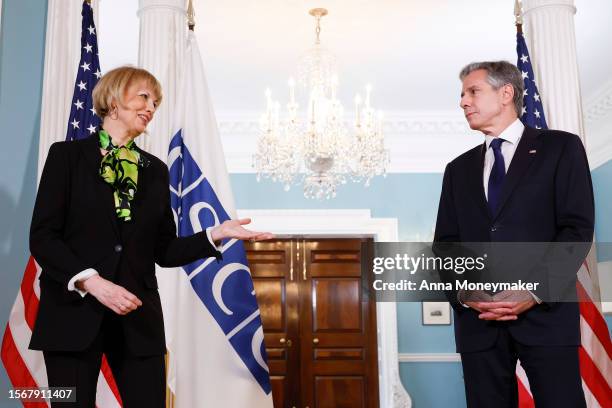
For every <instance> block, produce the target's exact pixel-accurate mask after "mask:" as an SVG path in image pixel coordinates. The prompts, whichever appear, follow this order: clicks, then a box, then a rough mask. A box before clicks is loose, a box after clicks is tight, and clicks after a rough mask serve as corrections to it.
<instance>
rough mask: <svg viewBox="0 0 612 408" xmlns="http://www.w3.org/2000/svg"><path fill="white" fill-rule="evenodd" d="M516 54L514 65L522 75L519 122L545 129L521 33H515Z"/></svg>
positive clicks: (540, 100) (542, 109)
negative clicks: (521, 109)
mask: <svg viewBox="0 0 612 408" xmlns="http://www.w3.org/2000/svg"><path fill="white" fill-rule="evenodd" d="M516 54H517V55H518V60H517V63H516V66H517V67H518V69H519V71H521V75H522V76H523V84H524V85H525V90H524V91H523V111H522V112H521V122H523V124H524V125H525V126H531V127H534V128H536V129H547V128H548V126H547V125H546V119H545V118H544V107H543V106H542V98H541V97H540V94H539V92H538V87H537V86H536V82H535V75H534V74H533V67H532V66H531V60H530V58H529V51H528V50H527V44H526V43H525V37H524V36H523V34H522V33H517V34H516Z"/></svg>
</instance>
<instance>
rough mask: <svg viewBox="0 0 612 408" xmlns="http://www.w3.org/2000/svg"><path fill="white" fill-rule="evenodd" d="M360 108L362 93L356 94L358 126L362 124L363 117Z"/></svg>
mask: <svg viewBox="0 0 612 408" xmlns="http://www.w3.org/2000/svg"><path fill="white" fill-rule="evenodd" d="M360 109H361V95H357V96H355V115H356V116H357V121H356V124H357V126H360V125H361V118H360V112H359V110H360Z"/></svg>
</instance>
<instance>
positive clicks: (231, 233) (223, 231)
mask: <svg viewBox="0 0 612 408" xmlns="http://www.w3.org/2000/svg"><path fill="white" fill-rule="evenodd" d="M250 223H251V219H250V218H242V219H239V220H227V221H224V222H223V224H221V225H217V226H216V227H215V228H213V229H212V230H211V231H210V235H211V237H212V239H213V241H215V242H218V241H221V240H222V239H225V238H235V239H242V240H251V241H261V240H264V239H272V238H274V234H272V233H270V232H259V231H251V230H248V229H246V228H244V227H243V225H246V224H250Z"/></svg>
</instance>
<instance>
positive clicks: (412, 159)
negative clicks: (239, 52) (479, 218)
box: [217, 111, 483, 173]
mask: <svg viewBox="0 0 612 408" xmlns="http://www.w3.org/2000/svg"><path fill="white" fill-rule="evenodd" d="M346 117H351V116H350V114H348V115H346ZM217 118H218V124H219V133H220V135H221V140H222V142H223V149H224V151H225V155H226V159H227V165H228V170H229V172H230V173H255V171H254V169H253V168H252V154H253V152H254V151H255V146H256V143H257V138H258V133H259V120H258V114H256V113H254V112H249V111H237V112H227V111H222V112H219V113H217ZM350 126H351V124H350V123H348V122H347V127H348V128H350ZM383 129H384V133H385V144H386V146H387V149H389V151H390V153H391V162H390V166H389V169H388V171H387V172H388V173H441V172H443V171H444V166H445V165H446V163H448V162H449V161H450V160H452V159H453V158H454V157H456V156H458V155H459V154H461V153H463V152H464V151H466V150H468V149H470V148H472V147H473V146H475V145H477V144H479V143H482V140H483V138H482V135H480V134H479V133H478V132H474V131H472V130H471V129H470V128H469V127H468V125H467V123H466V122H465V119H464V118H463V115H462V114H461V112H456V111H452V112H449V111H439V112H431V111H428V112H408V113H403V112H386V113H385V120H384V125H383Z"/></svg>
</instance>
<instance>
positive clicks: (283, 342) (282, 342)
mask: <svg viewBox="0 0 612 408" xmlns="http://www.w3.org/2000/svg"><path fill="white" fill-rule="evenodd" d="M279 341H280V342H281V344H285V342H286V341H287V340H285V338H284V337H283V338H282V339H280V340H279Z"/></svg>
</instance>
